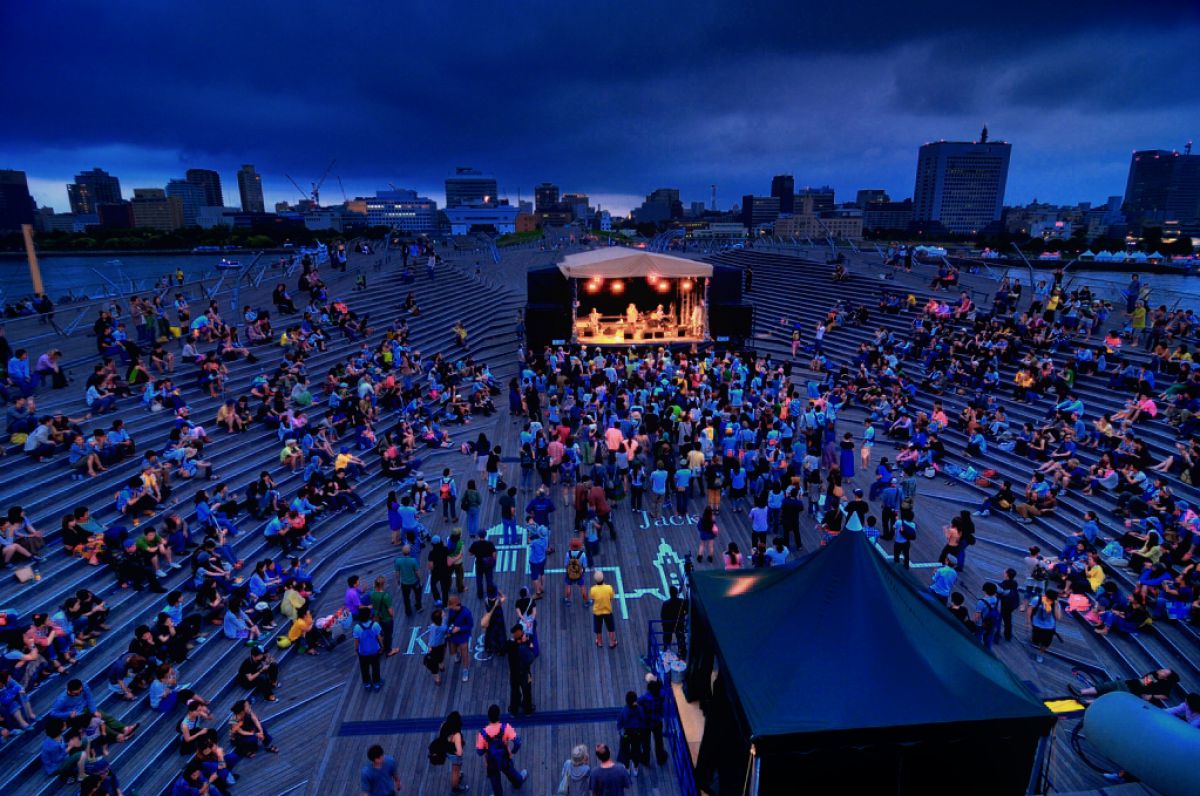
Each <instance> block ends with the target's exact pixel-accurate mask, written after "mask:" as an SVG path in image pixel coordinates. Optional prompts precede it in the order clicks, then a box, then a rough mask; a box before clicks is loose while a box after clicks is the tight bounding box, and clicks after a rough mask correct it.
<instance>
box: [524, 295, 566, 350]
mask: <svg viewBox="0 0 1200 796" xmlns="http://www.w3.org/2000/svg"><path fill="white" fill-rule="evenodd" d="M525 338H526V340H527V341H528V342H527V343H526V344H527V345H528V346H529V347H530V348H532V349H533V350H534V351H541V350H542V347H543V346H547V345H560V344H565V343H569V342H570V341H571V314H570V311H569V310H568V309H567V308H566V306H558V305H552V304H550V305H547V304H540V305H526V307H525ZM559 341H562V342H561V343H560V342H559Z"/></svg>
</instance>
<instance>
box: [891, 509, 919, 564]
mask: <svg viewBox="0 0 1200 796" xmlns="http://www.w3.org/2000/svg"><path fill="white" fill-rule="evenodd" d="M893 531H894V532H893V539H892V563H893V564H899V563H900V559H902V558H903V559H904V568H905V569H908V568H909V566H910V565H911V564H912V543H913V540H914V539H916V538H917V522H916V519H915V517H914V515H913V510H912V509H910V508H902V509H900V519H898V520H896V522H895V525H894V526H893Z"/></svg>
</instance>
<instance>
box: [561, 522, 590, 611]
mask: <svg viewBox="0 0 1200 796" xmlns="http://www.w3.org/2000/svg"><path fill="white" fill-rule="evenodd" d="M563 568H564V569H565V573H564V575H563V582H564V583H565V584H566V586H565V588H564V589H563V602H564V603H566V604H567V605H570V604H571V587H572V586H578V587H579V600H580V602H585V601H586V600H587V594H586V593H585V592H584V590H583V575H584V573H585V572H587V568H588V557H587V553H586V552H584V550H583V542H582V541H581V540H580V538H579V537H578V536H576V537H575V538H573V539H571V543H570V544H569V545H567V554H566V556H565V557H564V560H563Z"/></svg>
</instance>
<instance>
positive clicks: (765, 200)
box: [742, 194, 782, 231]
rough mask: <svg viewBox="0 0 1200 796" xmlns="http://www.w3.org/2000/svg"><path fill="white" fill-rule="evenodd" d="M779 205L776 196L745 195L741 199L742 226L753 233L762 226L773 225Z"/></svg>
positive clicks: (777, 215) (777, 214)
mask: <svg viewBox="0 0 1200 796" xmlns="http://www.w3.org/2000/svg"><path fill="white" fill-rule="evenodd" d="M781 204H782V202H780V201H779V197H778V196H753V195H751V194H746V195H745V196H743V197H742V225H743V226H745V227H747V228H749V229H750V230H751V231H753V230H754V229H755V228H756V227H759V226H761V225H763V224H773V223H774V222H775V220H776V219H777V218H779V206H780V205H781Z"/></svg>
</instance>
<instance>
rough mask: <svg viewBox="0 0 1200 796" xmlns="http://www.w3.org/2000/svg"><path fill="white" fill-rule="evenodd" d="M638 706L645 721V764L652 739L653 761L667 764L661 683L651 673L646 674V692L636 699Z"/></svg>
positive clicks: (648, 756) (647, 760) (648, 757)
mask: <svg viewBox="0 0 1200 796" xmlns="http://www.w3.org/2000/svg"><path fill="white" fill-rule="evenodd" d="M638 704H639V705H641V707H642V715H643V716H644V717H645V719H646V733H647V737H646V739H645V744H646V749H645V755H646V763H647V765H649V762H650V739H651V738H653V739H654V759H655V760H657V761H658V764H659V765H660V766H661V765H665V764H666V762H667V749H666V746H665V744H664V743H663V711H664V709H665V699H664V697H663V691H662V681H661V680H659V679H658V678H657V677H655V676H654V675H653V674H652V673H650V672H647V673H646V692H645V693H644V694H642V695H641V696H640V697H638Z"/></svg>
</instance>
